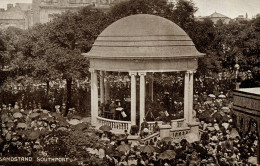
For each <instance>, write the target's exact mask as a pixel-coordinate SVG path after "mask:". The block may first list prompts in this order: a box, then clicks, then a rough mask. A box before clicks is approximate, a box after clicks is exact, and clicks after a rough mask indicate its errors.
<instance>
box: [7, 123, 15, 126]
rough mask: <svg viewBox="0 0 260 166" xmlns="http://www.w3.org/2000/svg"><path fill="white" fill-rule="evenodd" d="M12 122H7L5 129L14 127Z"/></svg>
mask: <svg viewBox="0 0 260 166" xmlns="http://www.w3.org/2000/svg"><path fill="white" fill-rule="evenodd" d="M14 125H15V124H14V122H7V124H6V127H14Z"/></svg>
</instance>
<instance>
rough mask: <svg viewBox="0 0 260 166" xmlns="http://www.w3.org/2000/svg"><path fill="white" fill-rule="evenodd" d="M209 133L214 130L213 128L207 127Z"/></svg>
mask: <svg viewBox="0 0 260 166" xmlns="http://www.w3.org/2000/svg"><path fill="white" fill-rule="evenodd" d="M207 128H208V130H209V131H214V130H215V128H214V127H207Z"/></svg>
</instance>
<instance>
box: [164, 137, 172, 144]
mask: <svg viewBox="0 0 260 166" xmlns="http://www.w3.org/2000/svg"><path fill="white" fill-rule="evenodd" d="M162 141H164V142H167V143H168V142H172V141H173V138H172V137H164V138H163V139H162Z"/></svg>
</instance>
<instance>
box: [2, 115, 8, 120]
mask: <svg viewBox="0 0 260 166" xmlns="http://www.w3.org/2000/svg"><path fill="white" fill-rule="evenodd" d="M4 119H9V118H8V115H7V114H3V115H2V116H1V120H2V121H3V120H4Z"/></svg>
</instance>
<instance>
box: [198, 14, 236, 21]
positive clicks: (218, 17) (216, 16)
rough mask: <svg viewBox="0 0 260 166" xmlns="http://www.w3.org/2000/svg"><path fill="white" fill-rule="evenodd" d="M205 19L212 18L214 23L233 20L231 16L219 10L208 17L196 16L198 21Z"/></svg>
mask: <svg viewBox="0 0 260 166" xmlns="http://www.w3.org/2000/svg"><path fill="white" fill-rule="evenodd" d="M204 19H210V20H211V21H212V22H213V23H214V24H217V23H218V22H219V21H222V23H223V24H229V22H230V21H231V20H232V19H231V18H229V17H227V16H225V15H223V14H220V13H217V12H214V13H213V14H211V15H209V16H206V17H196V20H197V21H203V20H204Z"/></svg>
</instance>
